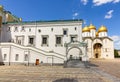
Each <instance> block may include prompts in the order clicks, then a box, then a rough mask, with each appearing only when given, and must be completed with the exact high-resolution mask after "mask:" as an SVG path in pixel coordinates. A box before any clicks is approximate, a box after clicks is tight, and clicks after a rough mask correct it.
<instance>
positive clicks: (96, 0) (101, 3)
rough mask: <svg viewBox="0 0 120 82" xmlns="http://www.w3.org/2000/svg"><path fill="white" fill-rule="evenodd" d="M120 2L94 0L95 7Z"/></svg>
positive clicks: (118, 0)
mask: <svg viewBox="0 0 120 82" xmlns="http://www.w3.org/2000/svg"><path fill="white" fill-rule="evenodd" d="M119 2H120V0H93V3H94V6H100V5H103V4H107V3H119Z"/></svg>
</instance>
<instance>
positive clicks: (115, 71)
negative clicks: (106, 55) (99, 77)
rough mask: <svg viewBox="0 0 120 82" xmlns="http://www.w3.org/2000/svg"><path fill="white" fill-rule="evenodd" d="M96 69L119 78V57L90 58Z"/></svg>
mask: <svg viewBox="0 0 120 82" xmlns="http://www.w3.org/2000/svg"><path fill="white" fill-rule="evenodd" d="M91 63H92V64H95V65H97V66H98V67H97V68H98V69H100V70H102V71H105V72H107V73H109V74H112V75H114V76H116V77H118V78H120V58H118V59H114V60H92V61H91Z"/></svg>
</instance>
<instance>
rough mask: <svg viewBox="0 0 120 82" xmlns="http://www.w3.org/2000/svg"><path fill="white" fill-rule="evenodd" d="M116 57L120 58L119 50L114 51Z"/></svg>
mask: <svg viewBox="0 0 120 82" xmlns="http://www.w3.org/2000/svg"><path fill="white" fill-rule="evenodd" d="M114 57H120V56H119V54H118V50H116V49H114Z"/></svg>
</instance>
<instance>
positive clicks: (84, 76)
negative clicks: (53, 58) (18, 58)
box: [0, 66, 120, 82]
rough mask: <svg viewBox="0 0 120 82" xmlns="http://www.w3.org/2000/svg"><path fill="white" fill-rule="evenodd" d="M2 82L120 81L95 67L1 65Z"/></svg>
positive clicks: (0, 80)
mask: <svg viewBox="0 0 120 82" xmlns="http://www.w3.org/2000/svg"><path fill="white" fill-rule="evenodd" d="M0 82H120V80H119V79H118V78H116V77H114V76H112V75H110V74H107V73H105V72H103V71H101V70H99V69H97V68H96V67H95V68H63V67H62V66H0Z"/></svg>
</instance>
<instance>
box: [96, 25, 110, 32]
mask: <svg viewBox="0 0 120 82" xmlns="http://www.w3.org/2000/svg"><path fill="white" fill-rule="evenodd" d="M107 31H108V30H107V28H106V27H105V26H101V27H100V28H99V29H98V32H107Z"/></svg>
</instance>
